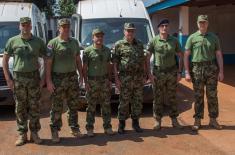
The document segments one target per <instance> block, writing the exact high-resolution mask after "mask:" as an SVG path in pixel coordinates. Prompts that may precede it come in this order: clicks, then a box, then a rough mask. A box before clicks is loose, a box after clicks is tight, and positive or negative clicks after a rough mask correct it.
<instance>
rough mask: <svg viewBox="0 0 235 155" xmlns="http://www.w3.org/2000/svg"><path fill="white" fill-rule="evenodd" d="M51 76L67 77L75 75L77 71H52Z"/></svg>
mask: <svg viewBox="0 0 235 155" xmlns="http://www.w3.org/2000/svg"><path fill="white" fill-rule="evenodd" d="M52 75H53V76H57V77H67V76H74V75H77V72H76V71H74V72H68V73H57V72H52Z"/></svg>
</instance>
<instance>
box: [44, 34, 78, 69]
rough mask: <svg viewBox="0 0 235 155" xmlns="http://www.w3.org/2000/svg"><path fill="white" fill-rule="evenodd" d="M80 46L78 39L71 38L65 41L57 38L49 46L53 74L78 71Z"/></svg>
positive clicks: (48, 56) (48, 53) (48, 54)
mask: <svg viewBox="0 0 235 155" xmlns="http://www.w3.org/2000/svg"><path fill="white" fill-rule="evenodd" d="M79 49H80V48H79V45H78V42H77V40H76V39H73V38H69V40H68V41H63V40H61V39H60V38H59V37H56V38H54V39H52V40H51V41H49V43H48V45H47V58H50V59H52V60H53V63H52V72H56V73H68V72H74V71H76V69H77V64H76V58H77V56H79V55H80V50H79Z"/></svg>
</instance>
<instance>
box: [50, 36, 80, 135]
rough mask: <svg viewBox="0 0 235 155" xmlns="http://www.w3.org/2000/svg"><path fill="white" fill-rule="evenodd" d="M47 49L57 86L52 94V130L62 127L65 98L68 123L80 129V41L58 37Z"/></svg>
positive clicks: (53, 78)
mask: <svg viewBox="0 0 235 155" xmlns="http://www.w3.org/2000/svg"><path fill="white" fill-rule="evenodd" d="M47 49H48V50H47V57H48V58H49V59H52V60H53V63H52V82H53V83H54V86H55V90H54V93H53V94H52V95H51V101H52V108H51V112H50V115H51V122H50V126H51V130H52V131H60V129H61V127H62V120H61V115H62V112H63V101H64V99H65V98H66V99H67V105H68V111H67V114H68V124H69V126H70V128H71V129H72V130H79V125H78V114H77V110H78V104H79V103H78V98H79V84H78V75H77V73H76V69H77V67H76V57H77V55H80V52H79V46H78V42H77V40H75V39H73V38H69V40H68V41H67V42H65V41H63V40H61V39H60V38H59V37H56V38H54V39H52V40H51V41H50V42H49V43H48V46H47Z"/></svg>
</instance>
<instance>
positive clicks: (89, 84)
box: [83, 28, 114, 137]
mask: <svg viewBox="0 0 235 155" xmlns="http://www.w3.org/2000/svg"><path fill="white" fill-rule="evenodd" d="M103 37H104V32H103V31H102V30H101V29H100V28H96V29H94V30H93V32H92V40H93V45H91V46H89V47H87V48H86V49H85V51H84V54H83V75H84V81H85V88H86V91H87V95H86V96H87V101H88V107H87V110H86V111H87V117H86V122H87V124H86V129H87V135H88V136H89V137H93V136H94V123H95V111H96V105H97V104H100V106H101V115H102V117H103V127H104V132H105V133H106V134H108V135H113V134H114V133H113V130H112V125H111V107H110V97H111V89H112V82H111V78H112V67H111V52H110V49H109V48H107V47H105V46H104V45H103Z"/></svg>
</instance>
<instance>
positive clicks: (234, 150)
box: [0, 65, 235, 155]
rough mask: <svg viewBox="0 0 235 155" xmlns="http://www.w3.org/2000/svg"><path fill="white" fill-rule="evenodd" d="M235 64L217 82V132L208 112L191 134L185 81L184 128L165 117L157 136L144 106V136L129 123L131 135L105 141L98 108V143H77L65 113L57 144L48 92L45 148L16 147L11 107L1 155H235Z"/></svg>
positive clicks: (1, 126)
mask: <svg viewBox="0 0 235 155" xmlns="http://www.w3.org/2000/svg"><path fill="white" fill-rule="evenodd" d="M234 67H235V65H229V66H226V67H225V80H224V82H222V83H219V86H218V96H219V106H220V116H219V119H218V120H219V122H220V123H221V124H222V125H223V126H224V129H223V130H220V131H217V130H214V129H211V128H209V127H208V121H209V120H208V112H207V106H206V107H205V118H204V120H203V121H202V124H203V127H202V129H201V130H200V131H199V132H198V133H195V132H192V131H191V128H190V126H191V125H192V124H193V118H192V116H193V113H194V110H193V103H194V99H193V91H192V84H191V83H187V82H185V81H184V79H183V80H182V82H181V83H180V85H179V88H178V92H177V99H178V102H179V110H180V116H179V120H180V123H181V124H183V125H184V126H185V127H184V129H182V130H180V129H174V128H172V127H171V122H170V119H169V117H164V118H163V129H162V130H161V131H153V130H152V127H153V124H154V121H153V118H152V105H151V104H145V105H144V109H143V115H142V118H141V120H140V123H141V126H142V127H143V128H144V132H143V133H135V132H134V131H133V130H132V128H131V120H130V119H128V121H127V130H128V132H127V134H125V135H118V134H115V135H114V136H107V135H105V134H104V133H103V128H102V118H101V117H100V112H99V109H98V108H97V117H96V123H95V133H96V136H95V137H94V138H82V139H77V138H74V137H72V136H71V135H70V134H69V128H68V125H67V117H66V113H64V114H63V123H64V124H63V128H62V131H61V132H60V137H61V143H59V144H53V143H52V142H51V140H50V137H51V136H50V128H49V107H50V103H49V102H47V98H48V93H47V92H44V98H43V100H42V106H41V109H42V119H41V125H42V129H41V131H40V133H39V134H40V136H41V138H42V139H43V140H44V143H43V144H42V145H35V144H32V143H27V144H26V145H24V146H21V147H15V145H14V143H15V140H16V138H17V132H16V122H15V115H14V108H13V107H6V106H1V107H0V155H8V154H9V155H11V154H12V155H13V154H14V155H20V154H27V155H54V154H55V155H67V154H68V155H69V154H82V155H87V154H95V155H98V154H102V155H106V154H110V155H126V154H128V155H129V154H130V155H132V154H133V155H144V154H145V155H151V154H154V155H163V154H164V155H165V154H166V155H173V154H174V155H183V154H186V155H191V154H193V155H199V154H200V155H225V154H226V155H227V154H228V155H234V154H235V112H234V111H235V97H234V96H235V72H234ZM112 115H113V119H112V125H113V129H114V130H115V132H116V131H117V125H118V120H117V119H116V115H117V105H112ZM85 116H86V113H85V112H84V111H79V123H80V126H81V131H82V132H83V133H85Z"/></svg>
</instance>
